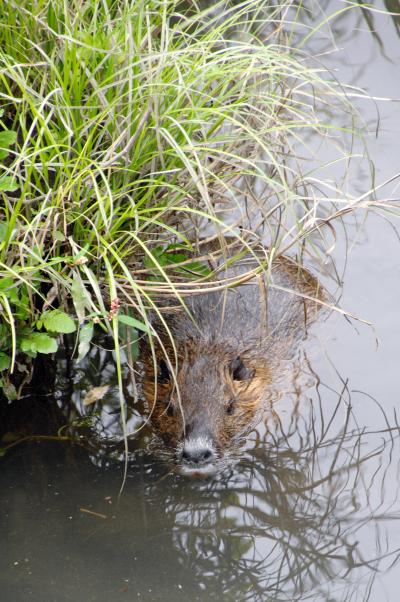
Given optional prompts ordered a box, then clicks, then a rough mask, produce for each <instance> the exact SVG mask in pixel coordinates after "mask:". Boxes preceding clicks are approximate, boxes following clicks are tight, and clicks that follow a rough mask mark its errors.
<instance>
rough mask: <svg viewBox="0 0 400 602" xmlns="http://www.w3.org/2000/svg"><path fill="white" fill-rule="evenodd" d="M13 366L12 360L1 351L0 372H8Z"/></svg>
mask: <svg viewBox="0 0 400 602" xmlns="http://www.w3.org/2000/svg"><path fill="white" fill-rule="evenodd" d="M10 364H11V358H10V357H9V356H8V355H7V354H6V353H3V352H2V351H0V372H1V371H2V370H8V368H9V367H10Z"/></svg>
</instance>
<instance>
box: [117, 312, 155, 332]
mask: <svg viewBox="0 0 400 602" xmlns="http://www.w3.org/2000/svg"><path fill="white" fill-rule="evenodd" d="M118 321H119V322H122V324H126V325H127V326H132V328H137V330H141V331H142V332H146V333H147V334H151V329H150V327H149V326H147V325H146V324H143V322H139V320H136V318H132V316H126V315H125V314H118Z"/></svg>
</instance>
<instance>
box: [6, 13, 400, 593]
mask: <svg viewBox="0 0 400 602" xmlns="http://www.w3.org/2000/svg"><path fill="white" fill-rule="evenodd" d="M338 6H339V7H343V3H340V2H329V3H327V4H326V7H327V10H328V9H329V12H333V11H334V9H335V7H338ZM376 6H378V3H377V4H376ZM374 23H375V27H376V28H377V32H378V35H379V37H378V36H377V35H375V36H373V35H372V34H371V32H370V31H369V28H368V24H367V22H366V21H365V20H363V19H362V18H361V16H360V14H359V13H356V12H352V13H349V12H347V13H346V14H345V15H344V16H342V17H341V18H338V19H337V20H336V21H335V22H334V25H333V29H334V31H335V34H336V44H337V46H338V50H337V52H335V53H334V54H333V55H331V56H325V57H324V62H325V64H327V65H328V66H329V67H331V68H335V69H337V77H338V79H339V80H341V81H345V82H348V83H351V84H353V85H355V86H360V87H362V88H364V89H366V90H367V91H368V92H369V93H370V94H371V95H375V96H378V97H380V98H385V97H391V98H398V99H400V72H399V61H400V40H399V38H398V35H397V31H396V28H395V22H394V21H393V20H392V19H391V18H390V17H388V16H387V15H386V16H382V15H378V14H376V15H375V19H374ZM321 35H322V34H321ZM329 43H330V42H329V40H328V38H326V39H324V37H323V35H322V39H321V46H320V49H323V48H324V44H326V46H327V47H328V46H329ZM308 50H312V48H311V49H310V48H309V49H308ZM315 50H316V49H315ZM356 104H357V106H358V107H359V110H360V112H361V113H362V116H363V118H364V120H365V122H366V123H368V124H370V126H371V127H370V130H371V132H372V131H373V129H374V127H376V122H377V108H378V109H379V118H380V124H379V125H380V129H379V135H378V136H377V137H375V136H373V135H371V136H370V137H369V139H368V148H369V152H370V155H371V158H372V160H373V161H374V163H375V167H376V183H380V182H383V181H385V180H386V179H388V178H390V177H391V176H393V175H394V174H395V173H396V172H397V171H400V170H399V165H400V162H399V158H400V150H399V149H400V145H399V139H400V103H398V102H386V101H383V100H381V101H377V102H376V103H374V102H372V101H368V100H360V101H357V102H356ZM356 172H357V176H356V179H354V180H353V181H352V186H353V188H354V190H355V191H365V190H366V189H367V188H368V186H369V184H368V177H369V176H368V174H367V170H366V168H365V165H364V163H362V162H360V164H359V166H358V168H357V169H356ZM396 186H397V190H396ZM398 186H399V185H398V183H397V182H396V181H395V182H392V183H391V184H390V185H388V186H387V187H385V188H384V189H382V190H381V191H380V195H384V196H393V197H395V196H396V194H397V196H398ZM360 220H362V216H361V215H360ZM393 223H394V224H396V222H395V221H393ZM349 232H350V233H351V235H352V237H353V239H354V240H353V242H351V243H350V248H349V249H348V250H347V252H346V253H347V254H346V257H347V261H348V266H347V270H346V274H345V281H344V286H343V295H342V298H341V306H342V307H343V308H345V309H346V310H348V311H350V312H351V313H353V314H356V315H357V316H360V317H362V318H364V319H366V320H369V321H370V322H372V323H373V325H374V330H373V329H372V328H369V327H367V326H364V325H362V324H360V323H357V322H352V323H350V322H349V321H346V320H345V319H344V318H343V317H342V316H333V317H331V318H330V319H329V320H328V321H327V322H326V323H325V324H323V325H321V326H320V327H319V328H317V329H316V330H315V333H316V334H315V340H313V341H311V342H310V343H309V344H308V346H307V347H306V348H305V349H304V357H303V361H302V367H303V369H302V372H301V374H296V375H293V382H292V383H291V385H290V387H288V391H287V393H286V395H285V396H284V398H283V399H282V401H281V402H280V403H279V407H277V409H276V416H272V417H270V418H269V421H268V431H269V432H268V434H267V433H266V431H267V429H266V427H265V426H260V427H259V428H258V430H257V432H254V433H252V435H251V437H250V438H249V442H248V444H247V447H246V449H245V451H244V452H243V454H242V456H241V459H240V461H239V463H238V464H237V465H236V466H234V467H232V468H230V469H227V471H226V472H225V473H224V474H222V475H219V476H218V477H217V478H214V479H210V480H198V481H196V480H189V479H186V478H184V477H181V476H179V475H176V474H174V473H173V472H170V469H169V466H168V464H166V463H165V462H163V461H162V459H157V456H154V455H153V454H152V453H151V451H149V448H148V447H146V445H145V446H143V445H141V442H140V441H139V442H138V443H137V447H138V449H137V451H133V452H132V455H131V460H130V463H129V467H128V476H127V482H126V485H125V488H124V491H123V493H122V495H121V497H120V499H119V503H118V499H117V498H118V492H119V489H120V486H121V482H122V478H123V466H122V464H121V463H120V462H118V461H117V460H115V461H113V460H110V459H106V458H105V457H104V458H102V457H101V456H100V457H97V458H96V459H94V457H93V458H92V459H91V458H90V457H88V454H87V452H86V451H85V450H83V449H79V447H75V448H72V449H71V448H70V447H69V448H66V447H65V446H63V445H62V444H60V443H50V442H44V441H42V442H37V443H34V444H30V445H29V448H28V449H27V448H26V447H22V446H21V447H17V448H16V449H15V451H14V452H13V453H9V454H7V455H6V456H5V457H4V458H3V459H2V460H1V471H0V491H1V498H0V499H1V513H0V535H1V539H0V546H1V549H0V600H1V602H25V601H28V600H31V601H34V602H64V601H72V600H76V601H77V602H88V601H96V602H97V601H98V602H110V601H112V600H144V601H146V602H150V601H158V600H160V601H161V600H163V601H167V602H169V601H171V602H173V601H175V600H200V601H208V600H226V601H235V602H236V601H238V602H239V601H245V600H249V601H250V600H251V601H256V602H257V601H260V602H264V601H265V602H267V601H270V602H280V601H294V600H296V601H297V600H298V601H300V600H315V601H326V602H328V601H329V602H343V601H350V600H351V602H358V601H361V600H370V601H372V602H378V601H379V602H381V601H385V600H387V601H389V602H397V600H399V599H400V593H399V583H400V562H399V555H400V522H399V519H400V492H399V483H400V478H399V471H400V453H399V452H400V441H399V426H398V420H400V417H398V406H399V391H400V365H399V358H400V354H399V351H400V337H399V335H400V314H399V308H400V262H399V259H398V258H399V250H400V247H399V241H398V239H397V237H396V235H395V233H394V231H393V229H392V228H391V227H390V226H389V225H388V224H387V222H386V221H385V220H384V219H382V218H381V217H379V216H372V215H371V216H369V217H368V219H367V221H366V223H365V224H364V226H363V228H362V229H361V230H360V231H359V232H358V233H356V231H355V228H354V226H353V225H349ZM336 253H337V257H336V259H337V261H338V262H339V264H340V263H342V264H343V263H344V261H345V258H346V257H345V251H344V245H343V244H339V245H338V247H337V250H336ZM376 340H378V342H379V343H378V346H377V343H376ZM95 359H96V358H94V359H93V369H94V372H96V371H97V372H98V374H96V376H94V377H91V376H90V374H86V375H82V374H77V375H76V378H75V380H76V383H75V393H74V395H75V396H76V401H77V403H78V398H79V393H78V391H79V388H80V387H85V386H88V382H89V381H91V382H92V384H94V385H100V384H104V383H108V382H111V383H112V382H113V378H114V375H113V370H112V368H111V367H110V366H109V365H107V364H105V365H103V366H102V367H101V369H100V368H99V367H98V366H99V363H98V361H100V360H101V357H100V356H99V357H97V364H96V362H95ZM96 366H97V367H96ZM85 379H86V380H85ZM111 394H112V389H111V390H110V393H109V395H111ZM115 419H116V417H115V415H113V414H109V422H110V425H109V426H110V429H111V427H112V422H113V421H114V420H115ZM133 422H134V419H133ZM134 424H135V422H134ZM134 424H133V426H132V425H131V428H134ZM134 445H135V443H134ZM27 452H29V453H27ZM116 455H118V454H117V453H116Z"/></svg>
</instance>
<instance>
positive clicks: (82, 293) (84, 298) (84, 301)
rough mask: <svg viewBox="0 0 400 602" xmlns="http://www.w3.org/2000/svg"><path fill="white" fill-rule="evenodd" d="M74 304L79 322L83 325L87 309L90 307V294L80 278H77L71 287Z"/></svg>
mask: <svg viewBox="0 0 400 602" xmlns="http://www.w3.org/2000/svg"><path fill="white" fill-rule="evenodd" d="M71 296H72V302H73V304H74V307H75V311H76V315H77V316H78V321H79V323H80V324H81V323H82V322H83V321H84V319H85V309H87V308H88V307H90V304H89V299H88V293H87V291H86V289H85V287H84V286H83V284H82V281H81V280H80V278H78V277H75V278H74V280H73V282H72V287H71Z"/></svg>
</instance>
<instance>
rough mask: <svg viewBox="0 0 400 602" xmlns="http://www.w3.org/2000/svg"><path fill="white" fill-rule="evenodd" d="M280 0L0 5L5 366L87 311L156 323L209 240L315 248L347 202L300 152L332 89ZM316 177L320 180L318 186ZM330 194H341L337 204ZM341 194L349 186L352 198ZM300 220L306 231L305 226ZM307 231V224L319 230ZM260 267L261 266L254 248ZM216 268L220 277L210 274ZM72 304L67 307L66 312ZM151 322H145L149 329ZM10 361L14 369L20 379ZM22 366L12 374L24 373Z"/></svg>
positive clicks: (7, 1) (81, 346)
mask: <svg viewBox="0 0 400 602" xmlns="http://www.w3.org/2000/svg"><path fill="white" fill-rule="evenodd" d="M293 18H296V11H295V10H294V9H293V6H292V2H291V1H290V0H285V1H284V2H280V3H278V4H276V5H275V4H273V3H269V4H268V5H266V3H265V2H264V0H242V1H241V2H235V3H232V4H229V3H227V2H225V1H221V2H216V3H213V4H212V5H211V6H210V7H208V8H207V7H206V8H200V7H199V6H198V4H197V3H196V2H188V3H184V2H178V1H177V0H146V1H143V0H101V1H94V0H91V1H88V2H79V1H78V0H73V1H71V2H65V1H64V0H32V1H29V2H28V1H27V0H3V1H2V3H1V6H0V48H1V50H0V108H1V111H2V114H1V117H0V130H1V131H0V153H1V154H0V195H1V200H0V305H1V310H2V312H1V322H0V370H1V375H2V380H1V385H2V386H3V390H4V391H5V393H6V395H7V396H8V397H9V398H15V397H17V396H18V394H19V391H18V390H17V389H16V388H15V386H14V385H13V384H12V383H11V381H10V379H9V374H10V372H12V371H13V370H14V371H15V369H16V367H19V368H20V373H21V374H24V373H23V372H21V370H24V368H23V364H24V360H23V358H24V357H25V358H26V357H32V358H34V357H35V356H36V355H37V353H53V352H54V351H55V350H56V349H57V344H58V343H57V336H58V334H60V333H67V332H73V331H75V330H76V332H77V349H76V355H75V357H76V358H77V359H78V360H80V359H81V358H83V357H84V355H85V354H86V353H87V351H88V349H89V345H90V341H91V338H92V335H93V325H94V324H95V323H98V324H99V325H100V326H101V327H103V329H105V330H108V331H109V332H110V333H111V334H112V335H113V337H114V340H115V345H116V350H117V357H121V349H120V348H119V342H118V341H119V333H120V332H121V327H122V328H127V329H129V330H130V331H131V330H132V329H133V337H132V332H130V336H131V339H132V340H135V338H136V334H135V333H140V332H146V333H150V334H151V333H152V330H151V326H150V325H149V322H148V319H147V310H148V308H149V307H153V306H154V304H155V303H156V301H155V299H156V298H159V297H160V296H162V295H175V296H177V297H179V298H180V299H181V300H182V299H183V298H184V296H185V295H187V294H191V293H193V292H196V291H197V290H199V289H200V288H201V289H209V288H212V287H215V286H221V282H216V281H215V279H214V278H213V274H212V273H211V272H210V270H209V269H208V268H206V266H205V263H204V262H203V261H202V256H203V254H204V253H203V251H202V249H203V244H204V242H207V243H210V242H214V248H215V253H216V254H217V255H218V254H220V255H221V254H222V255H224V254H226V252H227V251H226V249H227V246H229V245H230V244H231V243H230V242H229V241H230V240H232V239H234V240H236V244H237V245H238V246H237V247H236V248H238V249H239V251H237V253H238V254H240V252H241V250H247V251H248V250H250V251H251V249H253V248H254V247H255V246H257V245H258V244H259V242H260V241H262V242H263V245H264V246H267V247H268V251H266V253H265V265H267V264H268V262H269V261H270V260H271V258H272V257H273V256H276V255H278V254H280V253H283V252H285V253H286V252H291V253H292V254H293V255H297V257H300V255H301V253H302V252H303V251H304V249H305V248H306V249H307V250H308V251H309V252H310V253H313V252H316V251H317V250H319V252H320V251H321V249H322V251H323V248H324V245H325V244H328V243H325V236H324V232H321V227H322V225H323V223H326V222H328V223H329V222H330V220H331V219H333V217H335V216H338V215H340V214H341V212H342V211H343V210H344V209H343V207H345V210H347V207H348V205H347V204H346V203H347V200H346V202H345V203H344V204H343V198H342V197H340V195H339V193H338V191H337V189H335V187H334V186H333V185H330V186H328V187H327V188H325V191H324V192H322V191H321V187H322V186H323V183H322V182H321V181H320V180H319V179H318V178H317V177H316V176H315V174H314V173H312V172H310V173H307V174H306V175H305V174H303V173H302V171H301V167H300V160H299V158H300V157H301V156H302V154H305V153H306V154H307V155H308V156H309V155H310V153H311V155H312V156H313V159H315V160H316V158H317V157H316V154H315V152H314V151H313V150H312V148H311V147H310V146H309V141H310V136H311V134H315V135H316V136H318V137H319V138H320V139H323V140H327V139H328V140H331V141H332V143H333V146H334V148H335V153H336V154H335V158H334V161H337V162H340V161H343V162H346V161H347V160H348V151H347V150H346V149H345V148H344V147H343V144H342V139H341V134H342V133H343V132H344V131H346V128H345V127H336V126H334V125H332V123H330V121H329V119H328V118H327V119H326V120H325V119H324V111H323V110H322V111H317V110H316V107H321V108H322V109H323V108H324V107H327V106H331V104H332V103H333V102H338V104H340V107H341V109H340V110H342V111H343V116H347V117H348V118H349V119H347V123H349V124H350V126H349V131H350V132H351V117H352V109H351V106H350V104H349V103H348V101H347V100H346V95H345V93H344V92H343V89H342V88H341V87H340V86H339V85H338V84H337V83H336V82H335V81H334V79H333V78H331V77H330V76H329V75H327V74H326V73H325V72H324V71H323V69H322V67H321V66H320V65H319V64H318V63H317V62H312V61H310V60H309V59H308V57H306V56H305V55H304V53H303V52H302V51H297V50H296V49H295V48H293V46H292V45H291V43H292V39H293V38H292V31H291V30H292V26H291V24H290V21H291V20H292V19H293ZM327 190H328V191H329V193H328V192H327ZM340 203H342V205H340ZM350 204H351V202H350ZM311 234H312V235H313V236H310V235H311ZM315 234H318V237H317V238H316V237H315ZM261 267H262V266H261ZM222 283H223V281H222ZM71 316H72V319H71ZM152 334H154V336H156V333H152ZM21 379H22V380H21ZM17 382H18V383H19V385H20V386H21V384H23V378H22V377H21V378H20V379H19V381H18V379H17Z"/></svg>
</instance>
